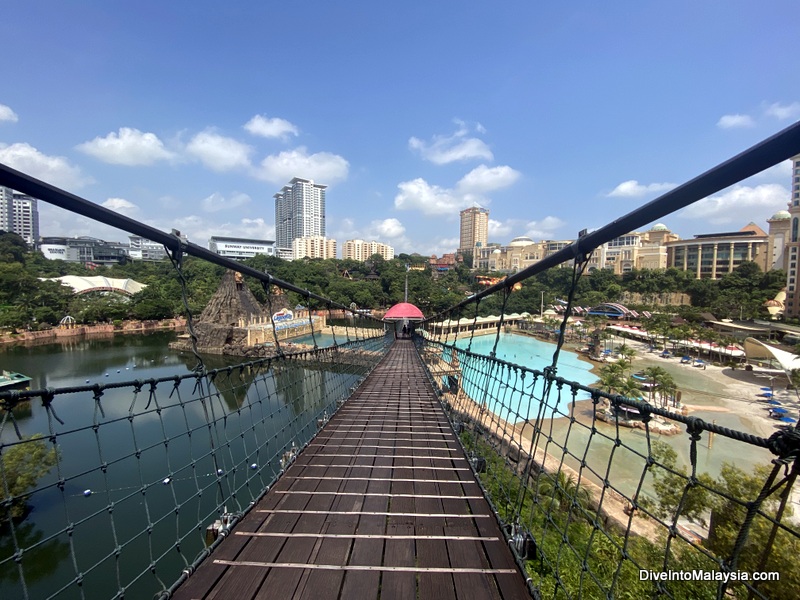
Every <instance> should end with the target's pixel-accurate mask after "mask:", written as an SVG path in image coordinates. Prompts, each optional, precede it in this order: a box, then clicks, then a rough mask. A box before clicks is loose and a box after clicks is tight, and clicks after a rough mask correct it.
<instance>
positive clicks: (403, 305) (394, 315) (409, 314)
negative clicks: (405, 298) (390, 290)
mask: <svg viewBox="0 0 800 600" xmlns="http://www.w3.org/2000/svg"><path fill="white" fill-rule="evenodd" d="M424 318H425V317H424V316H423V314H422V311H421V310H420V309H418V308H417V307H416V306H414V305H413V304H410V303H409V302H400V303H399V304H395V305H394V306H393V307H392V308H390V309H389V310H388V311H386V314H385V315H383V319H384V321H403V320H405V319H408V320H409V321H422V320H423V319H424Z"/></svg>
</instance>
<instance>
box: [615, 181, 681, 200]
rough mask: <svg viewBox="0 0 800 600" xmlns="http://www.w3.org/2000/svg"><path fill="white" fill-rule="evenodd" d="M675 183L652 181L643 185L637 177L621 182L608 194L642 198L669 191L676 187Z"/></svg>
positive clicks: (619, 196)
mask: <svg viewBox="0 0 800 600" xmlns="http://www.w3.org/2000/svg"><path fill="white" fill-rule="evenodd" d="M675 185H676V184H674V183H650V184H648V185H642V184H641V183H639V182H638V181H636V180H635V179H629V180H628V181H623V182H622V183H620V184H619V185H618V186H617V187H615V188H614V189H613V190H611V192H609V193H608V194H606V195H607V196H609V197H613V198H641V197H642V196H646V195H648V194H658V193H661V192H667V191H669V190H671V189H672V188H674V187H675Z"/></svg>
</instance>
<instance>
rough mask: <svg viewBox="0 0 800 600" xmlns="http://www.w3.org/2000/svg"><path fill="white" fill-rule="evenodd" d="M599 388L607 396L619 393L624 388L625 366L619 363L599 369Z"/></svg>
mask: <svg viewBox="0 0 800 600" xmlns="http://www.w3.org/2000/svg"><path fill="white" fill-rule="evenodd" d="M599 387H600V389H601V390H605V391H606V392H608V393H609V394H614V393H619V390H620V389H622V388H623V387H625V366H624V365H623V364H622V363H619V362H615V363H609V364H607V365H604V366H603V367H602V368H601V369H600V386H599Z"/></svg>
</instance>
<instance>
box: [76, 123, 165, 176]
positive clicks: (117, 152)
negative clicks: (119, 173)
mask: <svg viewBox="0 0 800 600" xmlns="http://www.w3.org/2000/svg"><path fill="white" fill-rule="evenodd" d="M76 148H77V149H78V150H80V151H81V152H84V153H86V154H89V155H90V156H94V157H95V158H97V159H99V160H101V161H103V162H106V163H110V164H112V165H125V166H129V167H133V166H142V165H152V164H153V163H155V162H157V161H159V160H172V159H174V158H175V154H173V153H172V152H170V151H169V150H167V149H166V148H165V147H164V144H163V143H162V142H161V140H160V139H158V136H157V135H156V134H154V133H144V132H141V131H139V130H138V129H133V128H131V127H120V129H119V133H115V132H113V131H112V132H111V133H109V134H108V135H107V136H106V137H96V138H94V139H93V140H92V141H90V142H84V143H82V144H79V145H78V146H76Z"/></svg>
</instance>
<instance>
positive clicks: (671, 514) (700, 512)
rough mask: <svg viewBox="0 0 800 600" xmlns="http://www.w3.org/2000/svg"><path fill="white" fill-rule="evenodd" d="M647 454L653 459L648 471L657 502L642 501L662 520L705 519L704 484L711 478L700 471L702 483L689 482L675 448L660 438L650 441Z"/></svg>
mask: <svg viewBox="0 0 800 600" xmlns="http://www.w3.org/2000/svg"><path fill="white" fill-rule="evenodd" d="M650 454H651V456H652V458H653V461H654V462H653V466H651V467H650V474H651V475H652V476H653V490H654V491H655V493H656V496H657V501H656V503H655V504H653V503H652V502H651V501H649V500H648V499H646V498H643V499H642V500H641V502H642V504H643V505H644V506H646V507H648V508H649V509H651V510H653V512H654V513H655V514H656V516H658V517H659V518H661V519H677V518H678V517H679V516H683V517H686V518H687V519H690V520H693V521H700V522H705V516H706V514H707V512H708V508H709V501H710V498H709V494H708V491H707V489H706V487H710V486H711V485H713V480H712V479H711V477H710V476H709V475H708V474H707V473H703V474H701V475H699V476H698V481H699V483H700V484H702V485H694V486H692V485H689V477H688V475H687V474H686V469H685V468H684V467H681V466H678V465H677V458H678V455H677V454H676V452H675V450H673V449H672V447H671V446H669V445H668V444H666V443H664V442H661V441H659V440H653V442H652V446H651V452H650ZM703 486H706V487H703ZM679 507H680V513H678V508H679Z"/></svg>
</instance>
